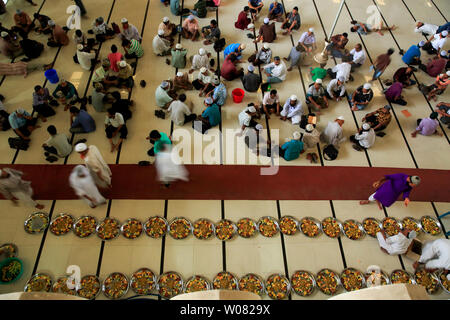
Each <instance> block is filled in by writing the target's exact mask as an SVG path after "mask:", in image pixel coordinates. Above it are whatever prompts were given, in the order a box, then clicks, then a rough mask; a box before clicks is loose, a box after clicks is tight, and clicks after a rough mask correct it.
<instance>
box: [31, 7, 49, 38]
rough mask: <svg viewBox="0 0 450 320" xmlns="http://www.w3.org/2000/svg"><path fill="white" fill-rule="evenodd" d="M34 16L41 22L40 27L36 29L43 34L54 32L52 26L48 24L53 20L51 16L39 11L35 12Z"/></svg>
mask: <svg viewBox="0 0 450 320" xmlns="http://www.w3.org/2000/svg"><path fill="white" fill-rule="evenodd" d="M33 17H34V18H35V19H36V21H37V22H39V27H37V28H36V29H34V31H36V32H37V33H42V34H50V33H51V32H52V30H51V29H50V26H49V25H48V22H49V21H50V20H51V19H50V17H48V16H46V15H43V14H39V13H37V12H36V13H35V14H33Z"/></svg>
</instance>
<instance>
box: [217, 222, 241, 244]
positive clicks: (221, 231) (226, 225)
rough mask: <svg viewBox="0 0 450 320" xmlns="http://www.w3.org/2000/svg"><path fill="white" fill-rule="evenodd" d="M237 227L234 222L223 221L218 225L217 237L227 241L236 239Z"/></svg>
mask: <svg viewBox="0 0 450 320" xmlns="http://www.w3.org/2000/svg"><path fill="white" fill-rule="evenodd" d="M236 232H237V227H236V225H235V224H234V222H233V221H230V220H227V219H222V220H220V221H219V222H217V223H216V237H217V239H219V240H222V241H226V240H230V239H232V238H233V237H234V235H235V234H236Z"/></svg>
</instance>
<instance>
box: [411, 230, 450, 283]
mask: <svg viewBox="0 0 450 320" xmlns="http://www.w3.org/2000/svg"><path fill="white" fill-rule="evenodd" d="M419 263H424V264H425V269H427V270H435V269H445V270H450V240H448V239H437V240H433V241H428V242H426V243H425V244H424V245H423V247H422V255H421V256H420V259H419V260H418V261H416V262H415V263H414V268H417V266H418V264H419ZM447 278H448V276H447Z"/></svg>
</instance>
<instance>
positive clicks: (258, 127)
mask: <svg viewBox="0 0 450 320" xmlns="http://www.w3.org/2000/svg"><path fill="white" fill-rule="evenodd" d="M255 129H256V130H258V131H261V130H262V129H263V126H262V124H259V123H258V124H257V125H256V126H255Z"/></svg>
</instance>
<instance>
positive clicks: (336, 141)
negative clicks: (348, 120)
mask: <svg viewBox="0 0 450 320" xmlns="http://www.w3.org/2000/svg"><path fill="white" fill-rule="evenodd" d="M343 124H344V117H342V116H340V117H338V118H337V119H336V120H334V121H328V125H327V127H326V128H325V130H324V131H323V132H322V134H321V135H320V138H321V140H322V141H323V142H325V143H326V144H332V145H333V146H335V147H336V148H339V145H340V144H341V143H342V142H344V141H345V137H344V133H343V130H342V125H343Z"/></svg>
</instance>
